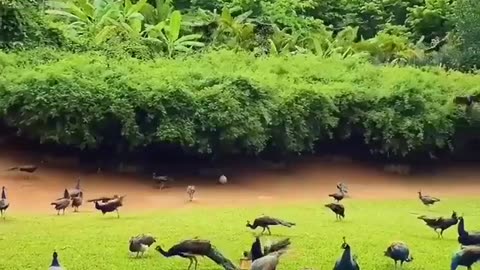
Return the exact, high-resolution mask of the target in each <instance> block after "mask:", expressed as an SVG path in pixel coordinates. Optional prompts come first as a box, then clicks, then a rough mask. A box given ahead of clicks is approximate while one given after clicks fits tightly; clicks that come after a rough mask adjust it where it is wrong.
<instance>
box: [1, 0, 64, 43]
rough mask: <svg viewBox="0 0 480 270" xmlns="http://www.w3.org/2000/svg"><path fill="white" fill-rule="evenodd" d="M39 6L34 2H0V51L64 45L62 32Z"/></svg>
mask: <svg viewBox="0 0 480 270" xmlns="http://www.w3.org/2000/svg"><path fill="white" fill-rule="evenodd" d="M39 6H41V2H39V3H36V1H26V0H23V1H16V0H0V33H1V34H0V49H16V48H32V47H38V46H55V47H58V46H61V45H65V40H64V39H63V34H62V32H61V31H60V30H59V29H58V27H56V26H55V25H53V24H52V23H51V22H49V21H48V20H46V19H45V18H44V17H43V16H42V11H41V10H40V7H39Z"/></svg>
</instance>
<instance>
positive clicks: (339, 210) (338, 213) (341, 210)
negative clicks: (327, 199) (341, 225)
mask: <svg viewBox="0 0 480 270" xmlns="http://www.w3.org/2000/svg"><path fill="white" fill-rule="evenodd" d="M325 207H327V208H330V210H332V212H334V213H335V218H336V219H337V220H341V219H343V218H345V207H344V206H343V205H342V204H339V203H329V204H325Z"/></svg>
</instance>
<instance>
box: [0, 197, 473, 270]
mask: <svg viewBox="0 0 480 270" xmlns="http://www.w3.org/2000/svg"><path fill="white" fill-rule="evenodd" d="M345 205H346V208H347V209H346V215H347V217H346V219H345V220H344V221H342V222H337V221H335V215H334V214H333V213H331V212H330V210H329V209H326V208H325V207H323V204H321V203H320V202H316V203H313V202H312V203H309V204H307V203H304V204H295V205H286V206H268V207H262V206H259V207H248V208H223V209H213V208H207V209H200V208H199V207H195V208H192V209H183V210H175V211H173V210H170V211H157V212H154V213H150V214H147V213H142V214H134V213H123V215H122V216H121V217H120V219H117V218H116V216H115V214H111V215H106V216H102V215H101V214H100V213H97V212H93V211H92V210H93V207H92V205H88V204H87V205H85V206H84V207H83V210H84V211H86V212H84V213H77V214H73V213H70V212H69V213H67V214H66V215H65V216H56V215H54V214H53V211H52V214H51V215H37V216H25V215H21V216H17V215H15V212H14V209H13V208H12V209H11V211H10V213H9V216H8V217H7V220H6V221H5V222H4V221H0V250H1V254H0V269H8V270H15V269H22V270H24V269H28V270H30V269H32V270H33V269H39V270H40V269H47V268H48V266H49V263H50V261H51V253H52V251H53V250H54V249H57V251H58V252H59V257H60V263H61V264H62V265H63V266H64V267H65V268H66V269H70V270H72V269H73V270H82V269H84V270H91V269H96V270H101V269H105V270H115V269H125V270H127V269H128V270H135V269H167V270H170V269H186V267H187V266H188V260H186V259H181V258H178V257H173V258H164V257H162V256H160V254H159V253H157V252H156V251H155V250H154V249H151V250H150V251H149V253H148V254H147V255H146V256H145V258H141V259H135V258H132V256H131V255H130V254H129V252H128V240H129V238H130V236H133V235H137V234H140V233H151V234H153V235H155V236H156V237H158V240H157V241H158V243H160V244H162V245H163V247H164V248H165V249H168V248H169V247H170V246H171V245H172V244H175V243H177V242H178V241H180V240H183V239H187V238H192V237H195V236H198V237H200V238H205V239H210V240H211V241H212V243H213V244H214V245H215V246H216V247H217V248H218V249H219V250H221V252H222V253H223V254H224V255H226V257H228V258H229V259H231V260H232V261H233V262H234V263H235V264H238V260H239V259H240V257H241V254H242V251H244V250H249V249H250V245H251V243H252V242H253V240H254V238H253V234H252V231H251V230H250V229H249V228H247V227H245V224H246V220H247V219H249V220H253V219H254V217H256V216H258V215H260V214H262V213H265V214H268V215H271V216H275V217H279V218H283V219H286V220H289V221H293V222H296V223H297V226H296V227H294V228H291V229H288V228H280V227H278V228H277V227H273V228H272V233H273V235H272V236H271V237H269V238H272V239H278V238H281V237H290V238H291V241H292V246H291V249H290V251H289V253H287V255H285V256H284V257H283V258H282V260H281V264H280V267H279V268H278V270H282V269H292V270H293V269H295V270H300V269H303V268H304V267H311V268H313V269H332V268H333V265H334V263H335V260H336V259H337V258H339V257H340V255H341V253H342V250H341V249H340V245H341V244H342V237H343V236H346V238H347V241H348V243H349V244H350V245H351V247H352V250H353V252H354V253H355V254H357V255H358V258H359V263H360V266H361V268H362V269H368V270H376V269H393V261H391V260H390V259H388V258H386V257H384V256H383V251H384V250H385V248H386V247H387V246H388V244H389V243H390V242H391V241H393V240H402V241H405V242H406V243H407V244H408V245H409V246H410V249H411V251H412V254H413V257H414V261H413V262H412V263H410V264H407V266H406V269H426V270H427V269H428V270H441V269H449V264H450V258H451V255H452V253H453V252H454V251H456V250H458V249H459V244H458V243H457V240H456V238H457V232H456V227H452V228H451V229H450V230H448V231H447V232H446V233H445V234H444V239H443V240H439V239H437V236H436V235H435V233H434V232H433V231H432V230H431V229H429V228H428V227H427V226H425V225H424V223H423V221H421V220H418V219H417V218H416V216H415V213H418V214H428V215H438V214H441V215H450V214H451V211H452V210H453V209H455V210H457V212H458V213H459V214H462V213H464V216H465V219H466V227H467V230H480V215H478V214H477V213H480V204H479V203H478V201H475V200H456V199H455V200H454V199H451V200H449V199H444V200H443V201H442V202H441V203H440V204H438V205H436V206H434V207H433V208H432V209H431V210H428V209H427V208H426V207H424V206H423V205H421V204H420V202H419V201H418V200H409V201H388V202H385V201H354V200H353V199H352V200H346V201H345ZM200 269H203V270H206V269H212V270H213V269H218V270H220V269H222V268H221V267H219V266H217V265H215V264H214V263H213V262H211V261H210V260H208V259H207V258H205V259H199V270H200ZM474 269H480V267H479V266H477V268H474Z"/></svg>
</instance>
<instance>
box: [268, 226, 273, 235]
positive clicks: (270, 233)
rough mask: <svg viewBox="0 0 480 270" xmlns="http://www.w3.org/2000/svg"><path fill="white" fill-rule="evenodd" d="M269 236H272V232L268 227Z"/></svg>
mask: <svg viewBox="0 0 480 270" xmlns="http://www.w3.org/2000/svg"><path fill="white" fill-rule="evenodd" d="M267 230H268V234H269V235H272V232H271V231H270V227H268V226H267Z"/></svg>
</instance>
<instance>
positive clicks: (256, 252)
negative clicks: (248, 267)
mask: <svg viewBox="0 0 480 270" xmlns="http://www.w3.org/2000/svg"><path fill="white" fill-rule="evenodd" d="M289 246H290V238H285V239H283V240H280V241H277V242H275V243H273V244H269V245H264V246H263V248H262V244H261V243H260V237H259V236H256V237H255V242H253V244H252V247H251V248H250V254H248V252H244V253H246V254H247V257H250V258H251V259H252V262H254V261H256V260H258V259H260V258H262V257H264V256H267V255H269V254H271V253H274V252H277V251H282V250H285V249H287V248H288V247H289Z"/></svg>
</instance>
